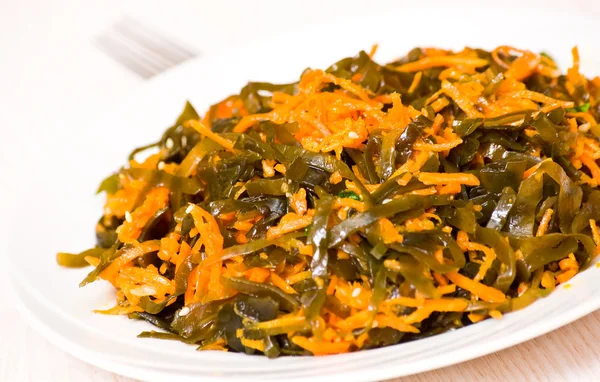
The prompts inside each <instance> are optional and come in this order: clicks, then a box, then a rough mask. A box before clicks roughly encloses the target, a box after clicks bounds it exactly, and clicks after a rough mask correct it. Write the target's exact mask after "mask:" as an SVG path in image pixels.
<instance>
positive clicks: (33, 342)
mask: <svg viewBox="0 0 600 382" xmlns="http://www.w3.org/2000/svg"><path fill="white" fill-rule="evenodd" d="M162 3H163V4H161V3H158V2H149V1H141V0H140V1H125V2H123V1H115V0H110V1H109V0H93V1H85V2H83V1H78V0H72V1H70V0H55V1H52V2H48V1H43V0H39V1H35V0H24V1H20V2H18V1H1V2H0V52H2V53H1V56H0V57H1V58H0V138H3V135H4V133H6V132H7V129H8V128H9V127H12V126H15V124H18V121H22V120H24V119H27V120H30V121H43V122H44V124H45V125H46V128H53V127H54V126H60V124H65V123H70V122H71V121H75V120H76V119H77V118H78V116H79V115H85V114H86V113H88V112H91V111H95V112H98V111H100V112H101V108H102V105H107V104H109V103H111V102H115V100H117V99H118V97H119V96H120V95H121V94H124V93H126V92H128V91H130V90H132V89H134V88H135V87H136V86H138V85H139V84H140V83H141V82H142V80H141V79H140V78H138V77H136V76H134V75H132V74H131V73H129V72H127V71H126V70H125V69H123V68H121V67H119V66H117V65H116V64H115V63H114V62H112V61H111V60H110V59H109V58H107V57H106V56H104V55H102V53H100V52H99V51H97V50H96V49H95V48H94V47H93V46H92V45H91V44H90V38H91V37H92V36H94V35H97V34H98V33H100V32H101V31H102V30H104V29H106V28H107V27H108V25H110V23H111V22H113V21H115V20H116V19H118V17H119V15H121V14H129V15H134V16H135V17H136V18H139V19H141V20H143V21H146V22H148V23H150V24H154V25H156V26H158V27H160V28H161V29H163V30H167V31H169V33H171V34H173V35H175V36H176V37H179V38H181V39H182V40H183V41H186V42H188V43H189V44H190V45H194V46H196V47H197V48H198V49H199V50H201V51H203V52H205V53H207V54H211V53H213V52H216V51H218V50H220V49H222V48H224V47H227V46H228V45H230V44H235V43H239V42H243V38H244V30H245V29H246V28H252V31H253V33H254V34H255V36H258V35H262V36H265V37H268V35H269V34H270V33H271V31H272V30H278V28H285V29H291V28H294V27H300V26H301V25H304V24H307V23H319V22H324V21H326V20H328V19H331V18H332V17H333V18H343V17H344V16H346V15H348V16H349V15H351V14H353V13H354V14H355V12H356V10H357V9H360V7H361V6H364V3H363V2H360V3H356V4H351V2H349V1H344V2H324V1H308V0H304V1H301V2H294V3H289V2H283V1H268V2H262V3H260V4H257V2H255V1H252V2H242V1H240V2H219V3H218V4H212V3H209V2H206V3H205V2H196V1H185V2H184V1H175V2H169V4H168V8H164V7H166V6H167V5H166V2H162ZM464 3H466V1H454V2H453V4H457V6H460V5H461V4H464ZM481 3H483V2H481ZM494 3H495V4H490V5H480V6H487V7H489V8H490V9H493V7H495V6H497V2H494ZM507 3H509V4H513V5H515V4H516V5H518V6H522V7H525V8H526V7H529V6H544V7H545V8H554V9H563V10H565V11H569V12H586V13H588V14H595V15H596V17H597V18H598V19H600V6H599V5H598V4H600V3H598V2H597V1H596V0H577V1H571V2H566V1H559V0H552V1H544V0H535V1H527V2H525V1H516V0H509V1H504V2H503V4H504V5H507ZM368 4H369V6H371V5H373V4H374V1H371V2H368ZM256 10H259V11H258V12H256ZM282 14H283V15H286V16H285V17H277V15H282ZM565 14H566V13H565ZM289 15H295V17H293V18H290V16H289ZM260 20H265V21H268V22H257V21H260ZM590 33H596V31H590ZM0 141H2V142H3V143H4V142H5V140H4V139H0ZM1 159H2V151H0V160H1ZM9 186H10V184H9V181H8V180H7V179H5V178H4V179H0V210H1V207H2V203H3V202H4V201H1V200H2V199H3V198H2V196H3V194H2V190H3V189H4V187H9ZM3 223H4V224H9V223H10V222H3ZM1 224H2V223H0V228H1ZM1 231H2V230H1V229H0V232H1ZM1 239H2V237H1V236H0V242H1V241H2V240H1ZM2 249H3V248H2V244H0V254H2ZM0 264H1V263H0ZM5 282H6V281H5V277H4V276H3V275H2V273H1V272H0V381H3V382H4V381H6V382H13V381H36V382H37V381H61V382H79V381H98V382H100V381H120V382H131V381H132V380H131V379H129V378H124V377H120V376H117V375H115V374H112V373H109V372H106V371H103V370H100V369H98V368H95V367H93V366H90V365H88V364H85V363H83V362H81V361H79V360H77V359H75V358H73V357H71V356H69V355H67V354H66V353H64V352H62V351H61V350H60V349H58V348H57V347H55V346H54V345H52V344H50V343H49V342H47V341H46V340H44V339H43V338H42V337H41V336H40V335H39V334H38V333H36V332H35V331H33V329H31V328H30V327H28V326H27V325H26V324H25V323H24V322H23V319H22V318H21V317H20V316H19V314H18V313H17V311H16V310H15V309H14V307H13V305H12V304H10V303H7V301H10V300H8V298H9V297H8V296H7V295H6V290H7V288H6V286H5ZM448 380H461V381H494V380H515V381H518V380H527V381H530V380H547V381H557V380H572V381H575V380H578V381H581V380H583V381H594V380H596V381H597V380H600V312H596V313H594V314H591V315H589V316H587V317H585V318H583V319H581V320H579V321H577V322H575V323H573V324H571V325H568V326H566V327H564V328H562V329H559V330H556V331H554V332H552V333H549V334H547V335H545V336H542V337H540V338H538V339H535V340H532V341H528V342H526V343H524V344H522V345H519V346H515V347H513V348H511V349H508V350H504V351H501V352H498V353H496V354H493V355H489V356H486V357H483V358H479V359H476V360H474V361H470V362H466V363H463V364H460V365H455V366H451V367H447V368H444V369H440V370H436V371H432V372H428V373H424V374H419V375H415V376H411V377H407V378H401V379H398V380H397V381H403V382H404V381H448Z"/></svg>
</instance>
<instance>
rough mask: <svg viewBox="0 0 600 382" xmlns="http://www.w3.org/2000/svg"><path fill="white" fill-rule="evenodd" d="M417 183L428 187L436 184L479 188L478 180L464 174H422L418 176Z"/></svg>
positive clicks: (471, 175) (473, 176)
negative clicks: (419, 182)
mask: <svg viewBox="0 0 600 382" xmlns="http://www.w3.org/2000/svg"><path fill="white" fill-rule="evenodd" d="M418 179H419V181H421V182H423V184H425V185H427V186H430V185H436V184H450V183H454V184H464V185H467V186H479V179H477V177H476V176H475V175H473V174H466V173H461V172H457V173H444V174H442V173H437V172H422V173H420V174H419V176H418Z"/></svg>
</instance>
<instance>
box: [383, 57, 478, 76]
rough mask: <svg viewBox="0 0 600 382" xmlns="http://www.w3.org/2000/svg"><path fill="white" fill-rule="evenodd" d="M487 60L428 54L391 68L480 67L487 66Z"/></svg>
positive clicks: (414, 69) (404, 70)
mask: <svg viewBox="0 0 600 382" xmlns="http://www.w3.org/2000/svg"><path fill="white" fill-rule="evenodd" d="M487 64H488V61H487V60H484V59H482V58H476V57H463V56H428V57H423V58H421V59H420V60H418V61H415V62H409V63H406V64H403V65H400V66H396V67H393V66H391V67H390V69H392V70H394V71H397V72H417V71H420V70H425V69H431V68H435V67H440V66H445V67H460V66H466V67H473V68H479V67H482V66H486V65H487Z"/></svg>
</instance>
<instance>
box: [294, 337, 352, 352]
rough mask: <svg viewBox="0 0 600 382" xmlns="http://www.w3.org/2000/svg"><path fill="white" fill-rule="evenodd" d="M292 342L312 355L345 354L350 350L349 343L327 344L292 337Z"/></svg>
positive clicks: (305, 338)
mask: <svg viewBox="0 0 600 382" xmlns="http://www.w3.org/2000/svg"><path fill="white" fill-rule="evenodd" d="M292 342H293V343H295V344H296V345H298V346H300V347H301V348H304V349H306V350H308V351H309V352H311V353H313V354H314V355H327V354H339V353H347V352H348V351H349V350H350V345H352V344H351V343H350V342H345V341H342V342H327V341H319V340H317V339H315V338H314V337H310V338H307V337H303V336H294V337H292Z"/></svg>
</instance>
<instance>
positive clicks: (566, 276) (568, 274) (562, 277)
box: [556, 269, 577, 287]
mask: <svg viewBox="0 0 600 382" xmlns="http://www.w3.org/2000/svg"><path fill="white" fill-rule="evenodd" d="M576 274H577V269H569V270H566V271H564V272H562V273H561V274H559V275H558V276H556V282H557V284H564V283H566V282H567V281H569V280H571V279H572V278H573V276H575V275H576ZM565 287H566V285H565Z"/></svg>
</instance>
